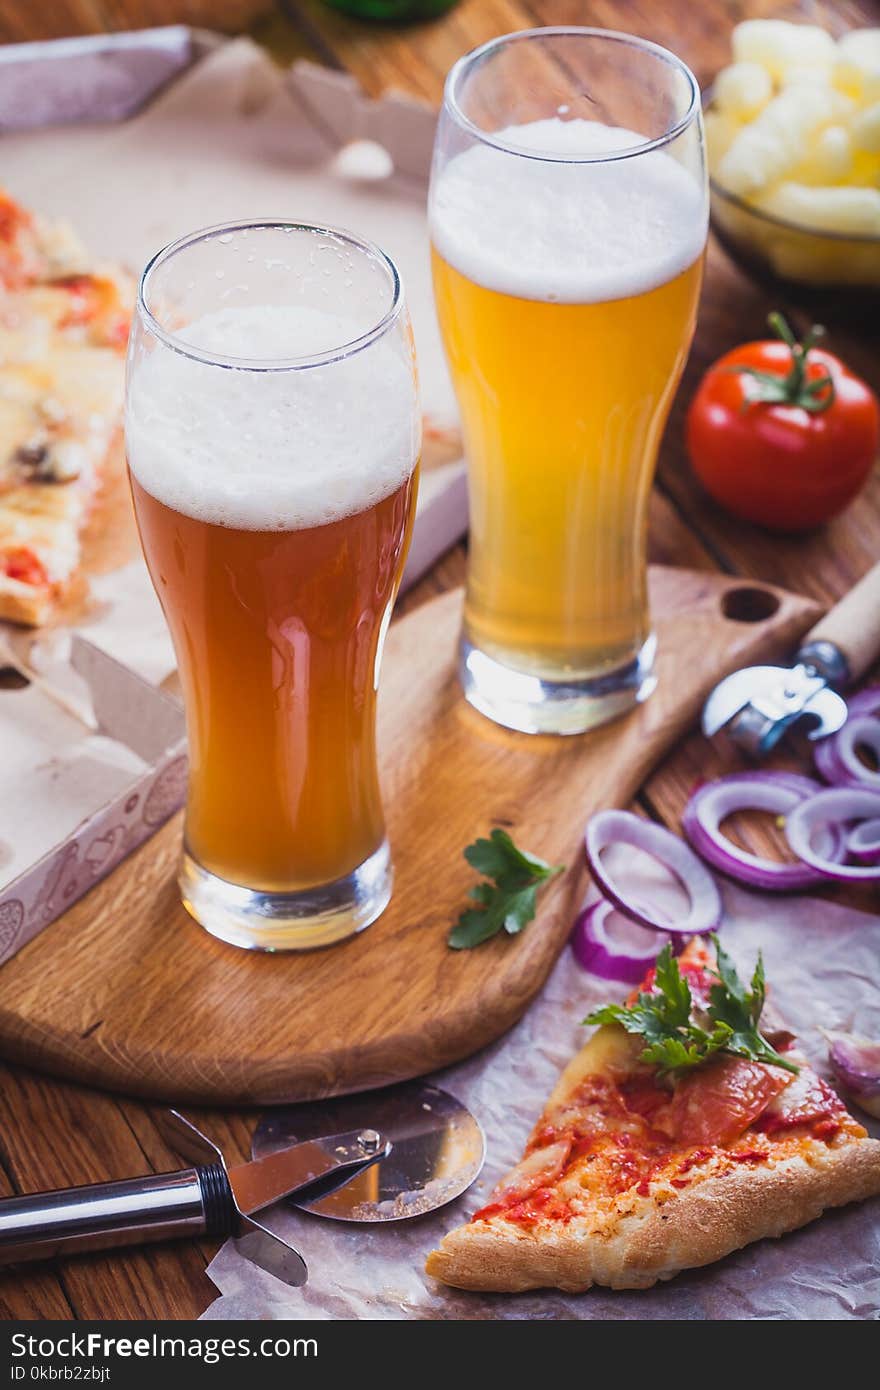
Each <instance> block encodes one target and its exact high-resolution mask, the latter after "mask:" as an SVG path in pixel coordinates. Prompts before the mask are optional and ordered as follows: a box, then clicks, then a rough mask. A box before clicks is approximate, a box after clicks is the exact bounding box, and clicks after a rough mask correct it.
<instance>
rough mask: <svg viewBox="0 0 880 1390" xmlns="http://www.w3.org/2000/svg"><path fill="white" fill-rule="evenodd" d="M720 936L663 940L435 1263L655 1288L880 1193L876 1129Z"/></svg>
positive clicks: (472, 1284) (445, 1270)
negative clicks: (638, 982)
mask: <svg viewBox="0 0 880 1390" xmlns="http://www.w3.org/2000/svg"><path fill="white" fill-rule="evenodd" d="M763 1005H764V979H763V967H762V965H761V962H760V961H759V963H758V966H757V968H756V970H755V974H754V976H753V979H752V981H751V985H750V986H746V985H744V984H743V983H742V982H741V981H740V980H739V978H738V977H737V974H736V971H735V970H734V968H733V965H732V963H731V961H730V960H729V958H728V957H727V955H726V954H725V952H724V951H723V950H722V948H721V947H720V945H719V944H718V943H717V941H714V944H713V945H709V944H706V943H704V942H702V941H699V942H693V943H691V944H690V945H689V946H688V947H687V948H686V950H685V951H684V953H683V954H682V956H681V957H680V958H679V959H678V960H676V959H675V958H674V957H673V956H672V954H671V952H670V951H669V949H668V948H665V949H664V951H663V952H661V954H660V956H659V957H658V961H657V965H656V967H655V968H654V969H652V970H651V971H650V972H649V974H648V976H647V977H646V979H645V981H644V982H643V984H642V986H641V989H640V990H639V991H638V992H636V993H634V994H633V995H632V996H630V999H629V1000H628V1001H627V1003H626V1004H624V1005H609V1006H607V1007H606V1008H604V1009H600V1010H598V1011H597V1012H596V1013H594V1014H592V1015H591V1016H590V1019H589V1020H588V1021H589V1022H596V1023H599V1024H600V1025H601V1026H600V1027H599V1028H598V1029H597V1030H596V1032H595V1033H594V1034H593V1036H592V1037H591V1038H590V1040H589V1041H588V1042H587V1044H586V1046H585V1047H584V1048H582V1050H581V1051H580V1052H579V1053H578V1054H577V1056H576V1057H575V1058H574V1059H573V1060H572V1062H571V1063H570V1064H569V1066H568V1067H567V1068H566V1070H565V1071H564V1072H563V1074H562V1076H561V1077H560V1079H559V1082H558V1084H557V1086H556V1089H555V1090H554V1092H553V1094H552V1095H551V1097H550V1100H549V1102H548V1104H547V1106H546V1108H545V1110H544V1113H543V1115H542V1116H541V1118H540V1120H539V1121H538V1123H537V1125H536V1126H535V1129H534V1130H533V1132H532V1135H531V1138H530V1139H529V1142H528V1144H527V1146H526V1152H525V1156H524V1158H523V1159H522V1162H521V1163H519V1164H518V1165H517V1166H516V1167H515V1168H514V1169H513V1171H512V1172H510V1173H508V1174H507V1176H506V1177H505V1178H503V1179H502V1181H501V1182H500V1183H499V1184H498V1186H497V1187H496V1189H495V1191H494V1192H493V1193H492V1196H491V1198H490V1200H489V1202H488V1204H487V1205H486V1206H484V1207H483V1208H482V1209H481V1210H480V1211H478V1212H476V1213H475V1215H474V1216H473V1217H472V1218H471V1220H470V1222H469V1223H468V1224H467V1225H465V1226H461V1227H459V1228H458V1229H457V1230H454V1231H451V1232H450V1233H449V1234H448V1235H447V1236H446V1237H445V1239H444V1240H443V1241H442V1243H441V1245H440V1248H439V1249H437V1250H434V1251H433V1252H432V1253H431V1255H430V1256H429V1258H428V1262H427V1266H426V1268H427V1271H428V1273H429V1274H432V1275H434V1276H435V1277H436V1278H438V1279H442V1280H443V1281H444V1282H445V1283H447V1284H451V1285H453V1286H455V1287H457V1288H463V1289H482V1290H487V1291H493V1290H494V1291H497V1292H509V1293H515V1292H520V1291H521V1290H523V1289H533V1288H543V1287H555V1288H559V1289H564V1290H566V1291H568V1292H575V1293H576V1292H580V1291H582V1290H584V1289H588V1288H590V1286H591V1285H592V1284H603V1285H606V1286H608V1287H610V1288H613V1289H637V1288H648V1287H649V1286H650V1285H652V1284H654V1283H656V1281H657V1280H659V1279H669V1278H671V1277H672V1276H673V1275H675V1274H678V1273H679V1272H680V1271H681V1270H684V1269H691V1268H694V1267H695V1266H698V1265H705V1264H709V1263H711V1262H712V1261H713V1260H719V1259H721V1258H722V1256H724V1255H727V1254H729V1253H730V1252H731V1251H733V1250H737V1249H739V1248H740V1247H741V1246H743V1245H747V1244H748V1243H749V1242H750V1241H753V1240H760V1239H762V1238H763V1237H765V1236H781V1235H783V1234H784V1233H785V1232H786V1231H792V1230H794V1229H795V1228H796V1227H798V1226H803V1225H805V1224H806V1223H807V1222H808V1221H812V1220H814V1218H815V1217H817V1216H819V1215H820V1214H821V1213H822V1212H823V1211H824V1210H825V1208H826V1207H837V1206H842V1205H844V1204H845V1203H847V1202H853V1201H858V1200H860V1199H862V1198H865V1197H869V1196H871V1195H873V1194H875V1193H880V1141H878V1140H875V1139H871V1138H869V1137H868V1135H867V1132H866V1131H865V1129H864V1128H863V1127H862V1126H861V1125H860V1124H858V1123H857V1122H856V1121H855V1120H854V1119H853V1118H852V1117H851V1116H850V1115H849V1114H848V1113H847V1111H846V1108H845V1107H844V1105H843V1103H842V1102H841V1100H840V1099H839V1097H838V1096H837V1094H836V1093H835V1092H834V1091H833V1090H832V1089H831V1087H830V1086H828V1085H827V1084H826V1082H825V1081H823V1080H822V1079H821V1078H820V1077H819V1076H818V1075H817V1074H816V1073H815V1072H814V1071H813V1070H812V1069H811V1068H810V1066H809V1064H808V1063H807V1061H806V1060H805V1059H804V1057H803V1056H802V1055H801V1054H800V1053H799V1052H798V1050H797V1048H796V1046H795V1040H794V1038H793V1036H792V1035H791V1034H790V1033H788V1032H786V1031H784V1030H782V1029H773V1028H771V1027H770V1026H769V1025H768V1024H767V1022H766V1020H765V1022H764V1025H763V1030H762V1029H761V1028H759V1021H760V1019H761V1012H762V1009H763Z"/></svg>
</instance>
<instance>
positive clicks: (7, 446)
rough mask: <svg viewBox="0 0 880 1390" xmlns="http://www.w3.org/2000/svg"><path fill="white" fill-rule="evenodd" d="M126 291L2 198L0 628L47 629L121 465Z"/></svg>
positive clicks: (65, 235) (61, 229)
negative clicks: (4, 621) (12, 624)
mask: <svg viewBox="0 0 880 1390" xmlns="http://www.w3.org/2000/svg"><path fill="white" fill-rule="evenodd" d="M132 298H133V287H132V285H131V282H130V280H129V279H128V277H127V276H126V275H125V274H124V272H122V271H120V270H118V269H115V268H113V267H110V268H90V267H89V264H88V259H87V257H86V254H85V251H84V250H83V248H82V247H81V245H80V244H79V242H78V241H77V240H76V238H75V236H74V235H73V233H72V232H71V231H70V230H69V229H68V228H67V227H66V226H65V225H64V224H62V223H55V224H51V223H47V222H45V221H42V220H40V219H38V218H34V217H33V216H32V215H31V214H30V213H28V212H27V211H26V210H25V209H23V208H21V207H20V206H19V205H18V204H17V203H15V202H14V200H13V199H11V198H10V197H9V196H8V195H7V194H4V193H3V192H2V191H0V363H2V371H0V618H8V619H12V620H13V621H17V622H23V623H30V624H36V623H41V622H43V621H45V619H46V618H47V617H48V616H49V614H50V612H51V611H52V608H53V606H54V604H55V602H56V600H57V599H58V598H59V597H61V596H62V595H63V593H64V591H65V589H66V588H67V586H68V585H69V583H70V580H71V578H72V576H73V575H74V573H75V571H76V570H77V568H78V566H79V562H80V549H81V546H80V542H81V537H82V531H83V527H84V525H85V523H86V521H87V519H88V517H89V515H90V514H91V512H92V509H93V505H94V502H95V499H96V497H97V495H98V493H99V491H100V488H101V485H102V482H103V481H104V480H105V479H106V477H107V476H108V473H109V472H110V471H111V470H113V469H115V468H117V467H118V465H119V462H120V461H121V439H122V434H121V415H122V403H123V391H124V380H125V347H126V342H127V338H128V328H129V322H130V317H131V308H130V306H131V302H132Z"/></svg>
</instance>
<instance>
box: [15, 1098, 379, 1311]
mask: <svg viewBox="0 0 880 1390" xmlns="http://www.w3.org/2000/svg"><path fill="white" fill-rule="evenodd" d="M364 1113H367V1111H366V1109H365V1111H364ZM159 1127H160V1129H161V1130H162V1133H163V1136H164V1137H165V1139H166V1141H167V1142H168V1143H169V1144H170V1145H171V1147H172V1148H173V1149H174V1150H175V1152H177V1153H179V1154H180V1155H181V1156H182V1157H184V1158H188V1159H189V1160H190V1162H192V1163H194V1164H195V1165H197V1166H195V1167H192V1168H184V1169H182V1170H181V1171H180V1172H176V1173H151V1174H150V1175H149V1176H148V1177H140V1178H131V1179H124V1180H123V1181H121V1182H106V1183H96V1184H94V1185H91V1186H88V1187H70V1188H64V1189H61V1190H59V1191H56V1192H38V1193H34V1194H32V1195H28V1196H24V1197H8V1198H6V1199H5V1200H3V1201H0V1265H7V1264H18V1263H20V1262H23V1261H26V1260H44V1259H50V1258H52V1257H53V1256H55V1255H69V1254H78V1253H80V1252H81V1251H85V1250H103V1249H106V1248H108V1247H110V1246H121V1245H139V1244H141V1243H143V1242H146V1241H153V1240H173V1239H175V1238H177V1237H182V1236H191V1237H194V1236H201V1235H207V1236H222V1235H232V1236H235V1237H237V1244H238V1248H239V1250H240V1252H241V1254H242V1255H244V1256H245V1257H246V1258H247V1259H249V1260H250V1261H251V1262H252V1263H253V1264H257V1265H259V1266H260V1268H262V1269H267V1270H268V1271H269V1273H270V1274H274V1275H275V1277H276V1278H278V1279H282V1280H283V1281H284V1282H285V1283H287V1284H290V1285H292V1286H293V1287H297V1286H299V1285H300V1284H304V1283H305V1282H306V1279H307V1278H308V1271H307V1269H306V1263H305V1260H304V1259H303V1258H302V1256H301V1255H300V1254H299V1253H298V1251H296V1250H294V1249H293V1247H292V1246H291V1245H290V1244H289V1243H288V1241H286V1240H285V1239H284V1238H283V1237H282V1236H280V1235H276V1234H275V1232H273V1231H271V1230H269V1229H268V1228H267V1227H266V1226H265V1225H264V1224H263V1221H262V1220H260V1219H258V1213H264V1212H266V1213H267V1212H268V1210H269V1208H270V1207H272V1206H273V1205H274V1204H275V1203H276V1202H278V1201H279V1200H280V1199H281V1198H284V1197H287V1196H290V1195H291V1194H298V1195H300V1196H302V1197H305V1196H311V1197H312V1199H314V1200H317V1199H319V1198H321V1197H323V1198H324V1199H325V1200H326V1199H327V1194H328V1193H330V1192H332V1191H333V1189H334V1188H335V1187H336V1186H337V1185H338V1184H339V1183H345V1182H347V1181H348V1180H349V1179H350V1178H351V1177H352V1176H354V1175H360V1174H362V1173H364V1172H365V1171H366V1170H367V1169H369V1168H370V1167H372V1166H373V1165H374V1164H376V1163H378V1162H380V1161H381V1160H382V1159H384V1158H387V1156H388V1155H389V1153H390V1152H391V1144H390V1142H389V1140H388V1139H387V1137H386V1136H385V1135H384V1134H382V1133H380V1132H379V1131H378V1130H376V1129H375V1128H374V1127H373V1126H372V1125H371V1124H364V1125H363V1126H360V1127H358V1128H356V1129H354V1130H348V1131H345V1132H341V1131H340V1132H330V1133H328V1130H327V1126H326V1124H325V1125H324V1126H323V1128H320V1129H319V1130H318V1132H317V1133H313V1134H310V1135H308V1136H305V1137H304V1138H303V1139H302V1140H301V1141H300V1142H298V1143H294V1144H290V1145H286V1146H283V1147H279V1148H277V1149H276V1150H275V1151H274V1152H272V1153H270V1154H266V1155H265V1156H264V1157H262V1158H260V1159H257V1160H255V1161H251V1162H250V1163H240V1164H237V1165H236V1166H235V1167H231V1168H230V1167H227V1165H226V1162H225V1160H224V1158H223V1155H222V1154H221V1152H220V1150H219V1149H218V1148H217V1146H216V1145H215V1144H212V1143H211V1141H210V1139H208V1138H206V1137H205V1135H204V1134H202V1133H201V1132H200V1131H199V1130H198V1129H196V1127H195V1126H194V1125H192V1124H190V1122H189V1121H188V1120H186V1119H184V1117H183V1116H182V1115H180V1114H178V1113H177V1111H174V1110H172V1111H169V1112H168V1113H167V1114H166V1115H165V1116H163V1117H162V1119H161V1120H160V1122H159Z"/></svg>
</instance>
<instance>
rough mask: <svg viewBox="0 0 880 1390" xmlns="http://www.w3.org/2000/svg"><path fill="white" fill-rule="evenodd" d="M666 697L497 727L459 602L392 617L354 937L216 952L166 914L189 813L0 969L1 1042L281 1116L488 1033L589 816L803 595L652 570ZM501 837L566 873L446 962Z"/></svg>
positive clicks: (525, 967)
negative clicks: (462, 651) (378, 829)
mask: <svg viewBox="0 0 880 1390" xmlns="http://www.w3.org/2000/svg"><path fill="white" fill-rule="evenodd" d="M651 592H652V603H653V612H654V615H655V619H656V626H657V633H658V638H659V661H658V671H659V685H658V689H657V691H656V693H655V694H654V695H653V696H652V698H651V699H650V700H649V701H648V702H647V703H646V704H645V705H643V706H642V707H641V708H640V709H639V710H637V711H636V712H634V713H633V714H632V715H630V716H629V717H627V718H626V719H624V720H620V721H618V722H617V723H615V724H609V725H606V726H605V727H604V728H602V729H600V730H598V731H596V732H595V733H592V734H588V735H585V736H582V737H578V738H562V739H554V738H551V737H546V736H545V737H529V736H527V735H523V734H514V733H508V732H507V731H505V730H502V729H499V728H496V727H495V726H494V725H493V724H491V723H489V722H488V721H487V720H485V719H483V718H482V717H481V716H480V715H478V714H476V713H475V712H474V711H473V710H471V709H470V708H469V707H468V706H467V705H466V704H465V703H464V701H463V700H462V698H461V695H460V692H459V689H458V686H457V683H456V678H455V648H456V639H457V634H458V627H459V621H460V612H461V594H460V592H456V593H450V594H444V595H443V596H441V597H440V598H437V599H435V600H433V601H432V602H430V603H428V604H426V605H425V606H424V607H422V608H420V609H418V610H417V611H416V612H414V613H412V614H411V615H410V616H408V617H406V618H403V619H402V620H401V621H400V622H399V623H396V624H394V625H393V626H392V628H391V631H390V633H389V637H388V644H387V649H386V656H385V664H384V666H383V672H382V693H381V698H380V715H379V720H380V756H381V764H382V768H383V783H384V795H385V803H386V808H387V812H388V825H389V833H390V838H391V845H392V851H393V854H394V861H395V865H396V885H395V891H394V897H393V899H392V903H391V906H390V907H389V908H388V910H387V911H386V912H385V914H384V915H383V916H382V917H381V918H380V920H379V921H378V922H376V923H375V924H374V925H373V926H372V927H370V928H369V929H368V930H367V931H366V932H364V933H363V934H362V935H360V936H358V937H355V938H353V939H352V940H350V941H348V942H345V943H344V944H342V945H340V946H334V947H332V948H330V949H328V950H324V951H315V952H310V953H308V954H304V955H286V956H267V955H257V954H253V953H248V952H243V951H239V950H236V949H235V948H233V947H230V946H225V945H223V944H221V943H220V942H218V941H215V940H214V939H213V938H212V937H210V936H209V935H208V934H207V933H206V932H204V931H203V930H202V929H201V928H199V927H198V926H197V925H196V924H195V923H194V922H193V921H192V920H191V919H190V918H189V916H188V915H187V914H186V912H185V911H184V910H183V908H182V907H181V906H180V903H179V901H178V896H177V889H176V886H175V868H176V862H177V857H178V853H179V850H180V836H181V817H180V816H177V817H175V818H174V820H173V821H171V822H169V823H168V824H167V825H166V826H165V827H164V828H163V829H162V830H161V831H160V832H159V833H158V834H157V835H156V836H155V838H154V839H153V840H151V841H149V842H148V843H147V844H146V845H144V846H143V847H142V848H141V849H140V850H138V851H137V852H136V853H135V854H133V855H132V856H131V857H130V858H129V859H128V860H126V862H125V863H124V864H122V865H121V866H120V867H119V868H118V869H117V870H116V871H115V872H114V873H113V874H111V875H110V877H109V878H107V879H105V880H104V882H102V883H101V884H99V885H98V886H97V887H96V888H95V889H93V890H92V892H91V893H89V894H88V895H87V896H86V897H85V898H83V899H82V900H81V901H80V902H79V903H77V904H76V906H75V907H73V908H72V909H71V910H70V911H69V912H68V913H66V914H65V915H64V916H63V917H62V918H60V919H59V920H58V921H56V922H55V923H54V924H53V925H52V926H50V927H49V928H47V930H46V931H44V932H43V933H42V935H40V936H38V937H37V938H36V939H35V940H34V941H33V942H32V943H31V944H30V945H29V946H26V947H25V948H24V950H22V951H21V952H20V953H19V954H18V955H17V956H15V957H14V958H13V959H12V960H10V961H9V962H7V964H6V965H4V966H3V968H2V970H0V1052H2V1054H3V1056H5V1057H7V1058H10V1059H12V1060H15V1061H18V1062H23V1063H26V1064H27V1065H29V1066H34V1067H38V1068H42V1069H45V1070H46V1071H50V1072H56V1073H60V1074H62V1075H64V1076H70V1077H74V1078H76V1079H78V1080H81V1081H85V1082H89V1083H91V1084H93V1085H96V1086H106V1087H110V1088H113V1089H116V1090H121V1091H125V1092H129V1093H134V1094H139V1095H145V1096H151V1097H156V1098H161V1099H168V1100H174V1101H189V1102H199V1101H202V1102H223V1103H233V1104H252V1103H259V1104H274V1103H280V1102H286V1101H293V1100H301V1099H313V1098H317V1097H321V1096H327V1095H333V1094H338V1093H343V1092H346V1091H355V1090H362V1089H366V1088H369V1087H374V1086H380V1085H383V1084H385V1083H387V1082H390V1081H397V1080H401V1079H403V1078H405V1077H410V1076H415V1075H418V1074H420V1073H423V1072H427V1071H431V1070H433V1069H435V1068H437V1067H440V1066H443V1065H445V1064H447V1063H451V1062H454V1061H456V1060H458V1059H459V1058H461V1057H464V1056H467V1055H468V1054H469V1053H472V1052H474V1051H476V1050H477V1049H478V1048H480V1047H483V1046H484V1045H485V1044H487V1043H489V1042H491V1041H492V1040H493V1039H494V1038H497V1037H498V1036H499V1034H501V1033H503V1032H504V1031H505V1029H507V1028H509V1027H510V1026H511V1024H512V1023H514V1022H515V1021H516V1019H518V1018H519V1016H520V1015H521V1014H522V1013H523V1011H524V1010H525V1008H526V1006H527V1005H528V1003H529V1001H530V1000H531V999H532V998H533V997H534V995H535V994H536V993H537V991H538V990H539V989H540V988H541V985H542V984H543V982H544V980H545V979H546V977H547V974H548V972H549V971H550V968H551V966H552V965H553V962H554V961H555V959H556V957H557V956H558V954H559V952H560V950H561V949H562V946H563V944H564V943H565V940H566V937H567V934H568V931H569V927H570V924H571V921H572V917H573V915H574V911H575V908H576V905H577V904H578V902H579V901H580V898H581V896H582V894H583V890H584V880H585V869H584V864H583V853H582V842H581V836H582V831H583V826H584V823H585V821H586V820H587V818H588V816H589V815H590V814H591V813H592V812H593V811H595V810H597V809H599V808H601V807H606V806H625V805H626V804H627V803H628V802H629V801H630V799H631V797H632V795H633V794H634V792H635V791H636V789H637V788H638V787H639V786H640V785H641V784H642V782H644V780H645V777H646V775H647V774H648V772H649V771H650V770H651V768H652V767H653V766H654V764H656V763H657V761H658V760H659V759H660V758H661V757H662V756H663V754H664V753H665V752H666V751H667V749H669V748H670V747H671V745H672V744H673V743H674V742H675V741H676V740H677V739H678V738H679V737H680V736H681V735H682V734H683V733H684V732H685V730H687V728H688V727H689V726H690V725H692V724H693V722H694V721H695V719H696V718H697V716H698V713H699V710H700V707H701V705H702V702H703V700H704V698H705V696H706V694H707V693H708V691H709V690H710V689H711V687H712V686H713V684H714V683H715V682H716V681H717V680H718V679H719V678H720V677H721V676H723V675H725V674H726V673H727V672H729V671H732V670H735V669H736V668H738V667H740V666H743V665H747V664H749V663H750V662H753V661H755V660H758V659H762V658H766V657H768V656H770V655H772V654H777V653H781V652H784V651H785V650H786V649H787V648H790V647H791V646H793V645H794V644H795V643H796V641H797V639H798V637H799V636H801V635H802V634H803V633H804V632H805V631H806V630H807V628H808V627H809V626H810V625H811V623H812V622H813V621H815V619H816V617H817V616H818V612H819V610H818V608H817V607H816V605H814V604H813V603H811V602H810V601H808V600H806V599H802V598H798V597H796V596H794V595H793V594H788V593H785V592H783V591H781V590H774V589H770V588H769V587H767V586H757V585H748V586H746V585H744V584H743V583H742V581H738V580H732V579H724V578H722V577H720V576H718V575H714V574H703V573H699V574H698V573H692V572H690V571H687V570H676V569H665V568H663V569H661V568H654V569H652V572H651ZM493 825H501V826H504V827H506V828H507V829H509V830H510V832H511V834H512V835H513V837H514V839H515V840H516V841H517V842H518V843H519V844H521V845H522V846H523V848H525V849H528V850H531V851H533V852H534V853H536V854H539V855H542V856H543V857H544V858H546V859H548V860H551V861H553V862H554V863H565V864H566V865H567V866H568V868H567V870H566V872H565V874H563V875H560V876H559V878H557V879H555V880H554V881H553V882H552V883H551V885H550V886H549V887H548V888H547V890H546V891H545V892H544V893H543V894H542V896H541V899H540V902H539V912H538V916H537V918H536V920H535V921H534V922H532V923H531V925H530V926H529V927H528V928H527V929H526V931H525V932H524V933H523V934H522V935H521V936H519V937H516V938H507V937H505V938H504V939H500V938H499V939H496V940H493V941H490V942H488V943H486V944H485V945H483V946H481V947H479V948H478V949H476V950H473V951H461V952H457V951H452V950H450V949H449V948H448V947H447V945H446V935H447V932H448V930H449V928H450V926H451V925H452V923H453V922H454V921H455V919H456V917H457V915H458V913H459V911H460V910H461V908H462V907H463V906H464V905H465V901H466V896H467V891H468V889H469V887H471V885H472V884H473V883H474V882H475V881H476V880H475V875H474V873H473V871H472V870H471V869H470V868H469V867H468V866H467V864H466V863H465V861H464V860H463V858H462V849H463V848H464V846H465V845H467V844H468V843H469V842H470V841H471V840H473V839H475V838H476V836H478V835H481V834H486V833H487V832H488V831H489V829H490V828H491V827H492V826H493Z"/></svg>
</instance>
